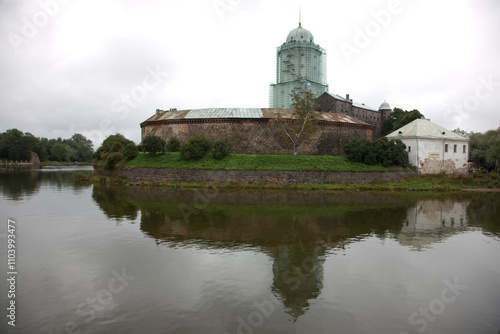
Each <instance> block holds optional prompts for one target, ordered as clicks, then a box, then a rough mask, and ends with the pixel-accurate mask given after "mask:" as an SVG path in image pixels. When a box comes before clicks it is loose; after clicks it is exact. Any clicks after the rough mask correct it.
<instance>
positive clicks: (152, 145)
mask: <svg viewBox="0 0 500 334" xmlns="http://www.w3.org/2000/svg"><path fill="white" fill-rule="evenodd" d="M165 145H166V143H165V140H163V138H161V137H158V136H155V135H148V136H146V137H144V139H143V140H142V147H143V149H144V151H146V152H149V153H150V154H152V155H156V153H162V152H165Z"/></svg>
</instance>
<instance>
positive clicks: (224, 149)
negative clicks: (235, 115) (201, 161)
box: [213, 138, 232, 160]
mask: <svg viewBox="0 0 500 334" xmlns="http://www.w3.org/2000/svg"><path fill="white" fill-rule="evenodd" d="M231 148H232V145H231V142H230V141H229V139H227V138H224V139H217V140H216V141H215V143H214V148H213V154H214V159H218V160H220V159H223V158H225V157H227V156H228V155H229V154H230V153H231Z"/></svg>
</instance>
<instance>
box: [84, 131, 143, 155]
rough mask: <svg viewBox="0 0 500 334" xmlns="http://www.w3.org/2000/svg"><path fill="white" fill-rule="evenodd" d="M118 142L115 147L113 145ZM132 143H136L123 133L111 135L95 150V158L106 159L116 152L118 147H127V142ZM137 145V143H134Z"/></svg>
mask: <svg viewBox="0 0 500 334" xmlns="http://www.w3.org/2000/svg"><path fill="white" fill-rule="evenodd" d="M115 143H119V144H116V145H115V146H114V147H113V145H114V144H115ZM129 143H132V144H134V142H133V141H131V140H129V139H127V138H125V137H124V136H123V135H122V134H120V133H117V134H114V135H111V136H108V137H107V138H106V139H104V141H103V142H102V144H101V146H100V147H99V148H98V149H97V150H96V151H95V153H94V155H93V157H94V159H97V160H105V159H106V158H107V157H108V155H109V154H110V153H113V152H116V151H114V150H116V149H117V148H118V147H121V148H123V147H125V146H127V144H129ZM134 145H135V144H134Z"/></svg>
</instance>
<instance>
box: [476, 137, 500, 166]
mask: <svg viewBox="0 0 500 334" xmlns="http://www.w3.org/2000/svg"><path fill="white" fill-rule="evenodd" d="M499 146H500V128H498V129H497V130H488V131H486V132H485V133H473V134H471V135H470V158H471V160H472V161H474V162H475V163H476V165H477V167H479V168H485V169H493V168H495V167H496V166H497V167H498V163H499V159H500V158H499V156H498V151H499Z"/></svg>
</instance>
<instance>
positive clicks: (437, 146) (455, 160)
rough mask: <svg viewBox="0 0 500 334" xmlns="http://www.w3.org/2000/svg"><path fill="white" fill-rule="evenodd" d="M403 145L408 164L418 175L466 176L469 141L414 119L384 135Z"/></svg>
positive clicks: (423, 120)
mask: <svg viewBox="0 0 500 334" xmlns="http://www.w3.org/2000/svg"><path fill="white" fill-rule="evenodd" d="M387 138H388V139H401V141H402V142H403V143H405V144H406V147H407V150H408V156H409V158H410V164H412V165H413V166H416V167H417V168H418V170H419V173H422V174H437V173H442V172H445V173H446V174H451V173H454V172H459V173H467V170H468V166H467V162H468V160H469V138H466V137H463V136H460V135H458V134H456V133H454V132H453V131H450V130H447V129H445V128H443V127H441V126H439V125H437V124H434V123H432V122H431V121H430V120H428V119H417V120H414V121H413V122H411V123H409V124H407V125H405V126H403V127H402V128H399V129H398V130H396V131H394V132H392V133H391V134H389V135H387Z"/></svg>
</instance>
